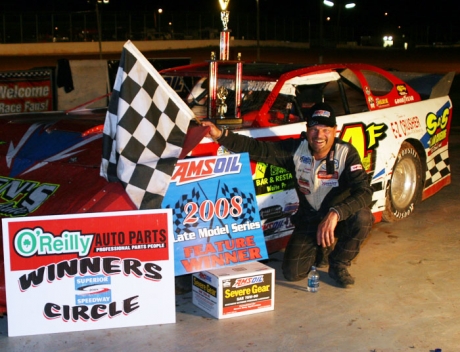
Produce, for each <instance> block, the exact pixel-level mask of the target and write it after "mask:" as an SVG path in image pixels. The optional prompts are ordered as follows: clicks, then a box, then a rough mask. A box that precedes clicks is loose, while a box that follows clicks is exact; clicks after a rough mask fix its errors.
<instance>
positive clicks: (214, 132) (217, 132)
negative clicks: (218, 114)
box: [201, 121, 222, 141]
mask: <svg viewBox="0 0 460 352" xmlns="http://www.w3.org/2000/svg"><path fill="white" fill-rule="evenodd" d="M201 126H208V127H209V132H208V134H207V135H206V137H210V138H212V139H214V140H215V141H217V140H218V139H219V138H220V137H222V130H221V129H220V128H218V127H217V126H216V125H214V124H213V123H212V122H211V121H202V122H201Z"/></svg>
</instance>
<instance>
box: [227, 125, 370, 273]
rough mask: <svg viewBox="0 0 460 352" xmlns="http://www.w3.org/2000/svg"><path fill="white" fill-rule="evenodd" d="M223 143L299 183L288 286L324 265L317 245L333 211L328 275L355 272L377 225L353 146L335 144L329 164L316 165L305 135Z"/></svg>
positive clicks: (286, 264)
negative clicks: (334, 223) (277, 168)
mask: <svg viewBox="0 0 460 352" xmlns="http://www.w3.org/2000/svg"><path fill="white" fill-rule="evenodd" d="M218 142H219V144H221V145H223V146H224V147H226V148H227V149H229V150H231V151H233V152H248V153H249V155H250V158H251V159H252V160H256V161H260V162H264V163H267V164H272V165H276V166H280V167H283V168H285V169H287V170H288V171H290V172H291V173H292V175H293V176H294V177H295V178H296V181H297V182H295V187H296V191H297V195H298V197H299V210H298V211H297V213H296V214H295V215H294V216H293V219H292V220H293V223H294V224H295V229H294V232H293V234H292V236H291V238H290V240H289V243H288V245H287V247H286V250H285V253H284V259H283V273H284V276H285V278H286V279H287V280H291V281H297V280H301V279H303V278H305V277H306V276H307V275H308V272H309V271H310V268H311V266H312V265H315V264H316V263H317V262H318V260H320V257H321V253H323V252H324V251H322V250H321V247H320V246H319V245H318V244H317V239H316V231H317V228H318V224H319V223H320V221H321V220H322V219H323V217H324V216H325V215H326V214H327V213H328V212H329V211H331V210H332V211H335V212H336V213H337V214H338V216H339V222H338V224H337V227H336V229H335V232H334V233H335V237H336V244H335V247H334V249H333V250H332V252H331V253H330V254H329V273H330V275H331V269H334V270H335V272H337V270H341V268H346V267H348V266H350V264H351V261H352V260H353V259H354V258H355V257H356V256H357V255H358V253H359V249H360V245H361V243H362V242H363V240H364V239H365V238H366V236H367V235H368V233H369V232H370V229H371V227H372V224H373V221H374V217H373V215H372V213H371V211H370V210H369V205H370V203H371V200H372V193H373V190H372V188H371V187H370V185H369V180H368V176H367V174H366V172H365V170H364V168H363V166H362V163H361V160H360V157H359V154H358V152H357V151H356V149H355V148H354V147H353V146H352V145H351V144H350V143H346V142H344V141H342V140H340V139H338V138H335V141H334V144H333V146H332V148H331V150H330V151H329V154H328V156H327V158H325V159H323V160H318V161H315V159H314V157H313V155H312V151H311V149H310V148H309V146H308V141H307V139H306V138H305V132H303V133H302V134H301V135H300V137H299V138H298V139H293V138H291V139H286V140H282V141H278V142H263V141H259V140H256V139H253V138H250V137H246V136H242V135H238V134H234V133H232V132H230V131H225V133H223V135H222V137H220V138H219V140H218ZM331 277H332V275H331Z"/></svg>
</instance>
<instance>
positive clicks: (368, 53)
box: [0, 47, 460, 73]
mask: <svg viewBox="0 0 460 352" xmlns="http://www.w3.org/2000/svg"><path fill="white" fill-rule="evenodd" d="M212 51H214V52H216V53H218V52H219V48H215V47H208V48H202V49H184V50H167V51H148V52H143V54H144V55H145V56H146V57H147V58H163V57H190V58H191V60H192V63H197V62H202V61H203V60H209V58H210V56H211V52H212ZM238 53H241V55H242V60H243V61H255V60H256V58H257V48H255V47H250V48H247V47H244V48H231V49H230V59H234V58H236V56H237V54H238ZM120 55H121V52H120V53H112V54H103V59H105V60H119V59H120ZM320 56H322V62H323V63H326V64H327V63H366V64H372V65H376V66H379V67H381V68H384V69H394V70H399V71H410V72H430V73H445V72H450V71H455V72H457V73H460V48H416V49H412V50H402V49H383V48H361V47H357V48H354V49H324V50H323V51H322V52H320V50H319V49H288V48H271V47H270V48H267V47H261V48H260V61H268V62H279V63H291V62H292V63H305V64H317V63H319V61H320ZM60 58H66V59H69V60H88V59H96V60H97V59H98V58H99V55H84V54H82V55H65V56H63V55H49V56H39V55H34V56H18V57H11V56H9V57H5V56H3V57H2V56H1V53H0V71H12V70H27V69H31V68H34V67H43V66H56V63H57V60H58V59H60Z"/></svg>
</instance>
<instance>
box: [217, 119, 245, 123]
mask: <svg viewBox="0 0 460 352" xmlns="http://www.w3.org/2000/svg"><path fill="white" fill-rule="evenodd" d="M242 124H243V119H232V118H224V119H217V120H216V125H242Z"/></svg>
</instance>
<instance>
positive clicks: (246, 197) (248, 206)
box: [220, 183, 256, 224]
mask: <svg viewBox="0 0 460 352" xmlns="http://www.w3.org/2000/svg"><path fill="white" fill-rule="evenodd" d="M220 191H221V193H222V194H223V196H224V197H225V198H227V199H228V200H231V199H232V198H233V197H235V196H240V197H241V198H242V201H243V202H242V206H243V212H242V214H241V215H240V216H239V217H238V218H235V221H236V223H238V224H244V223H246V222H248V221H249V222H253V221H254V220H255V218H254V216H255V214H256V206H255V204H256V199H255V197H254V195H253V194H252V193H249V194H246V193H244V192H242V191H240V190H239V189H238V188H236V187H233V188H229V187H228V185H227V184H226V183H224V184H223V185H222V188H221V190H220Z"/></svg>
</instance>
